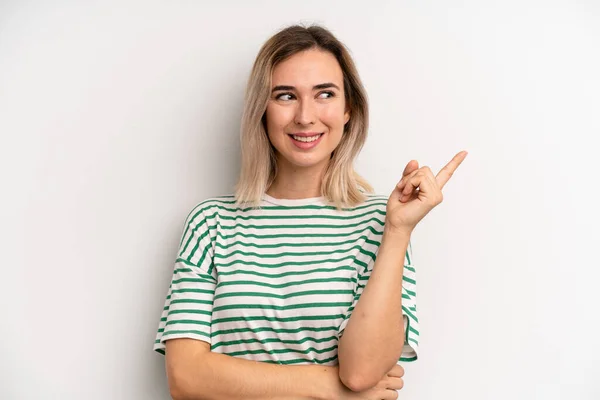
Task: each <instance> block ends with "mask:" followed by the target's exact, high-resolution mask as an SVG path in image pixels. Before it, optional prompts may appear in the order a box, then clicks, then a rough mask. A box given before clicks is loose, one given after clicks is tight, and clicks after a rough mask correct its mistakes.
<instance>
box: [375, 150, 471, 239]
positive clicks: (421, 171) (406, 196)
mask: <svg viewBox="0 0 600 400" xmlns="http://www.w3.org/2000/svg"><path fill="white" fill-rule="evenodd" d="M467 154H468V153H467V152H466V151H461V152H460V153H458V154H456V155H455V156H454V158H452V160H451V161H450V162H449V163H448V164H447V165H446V166H445V167H444V168H442V169H441V170H440V172H438V174H437V175H436V176H433V172H431V169H429V167H421V168H419V163H418V162H417V161H416V160H411V161H410V162H409V163H408V164H407V165H406V168H404V172H403V173H402V179H401V180H400V182H398V184H397V185H396V187H395V188H394V191H393V192H392V194H391V195H390V197H389V199H388V202H387V211H386V214H387V215H386V221H385V228H387V229H392V230H394V231H400V232H404V233H407V234H409V235H410V234H411V233H412V231H413V229H414V228H415V226H417V224H418V223H419V221H421V220H422V219H423V217H425V215H427V214H428V213H429V211H431V210H432V209H433V208H434V207H435V206H437V205H438V204H440V203H441V202H442V200H443V196H442V189H443V187H444V186H445V185H446V183H448V180H450V178H451V177H452V174H454V171H456V169H457V168H458V166H459V165H460V164H461V163H462V162H463V160H464V159H465V157H466V156H467Z"/></svg>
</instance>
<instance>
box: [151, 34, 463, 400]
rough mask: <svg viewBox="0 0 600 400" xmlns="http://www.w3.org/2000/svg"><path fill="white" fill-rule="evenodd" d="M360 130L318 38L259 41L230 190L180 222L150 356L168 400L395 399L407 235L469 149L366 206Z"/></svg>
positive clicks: (340, 54) (411, 346)
mask: <svg viewBox="0 0 600 400" xmlns="http://www.w3.org/2000/svg"><path fill="white" fill-rule="evenodd" d="M367 126H368V106H367V98H366V94H365V90H364V88H363V86H362V84H361V81H360V79H359V76H358V73H357V71H356V68H355V66H354V63H353V61H352V59H351V57H350V55H349V53H348V51H347V50H346V48H345V47H344V46H343V45H342V44H341V43H340V42H339V41H338V40H337V39H336V38H335V37H334V36H333V35H332V34H331V33H330V32H329V31H327V30H326V29H324V28H322V27H317V26H313V27H308V28H305V27H301V26H291V27H288V28H286V29H284V30H282V31H280V32H279V33H277V34H276V35H274V36H273V37H272V38H270V39H269V40H268V41H267V42H266V43H265V44H264V45H263V47H262V48H261V50H260V52H259V54H258V56H257V59H256V61H255V64H254V67H253V70H252V73H251V75H250V79H249V82H248V87H247V91H246V99H245V108H244V115H243V121H242V130H241V146H242V169H241V174H240V180H239V182H238V185H237V188H236V193H235V195H233V196H225V197H216V198H211V199H208V200H206V201H203V202H202V203H200V204H199V205H197V206H196V207H195V208H194V209H193V210H192V212H191V213H190V215H189V216H188V217H187V219H186V223H185V226H184V231H183V235H182V240H181V244H180V249H179V257H178V258H177V261H176V264H175V271H174V274H173V280H172V282H171V285H170V287H169V292H168V295H167V299H166V303H165V307H164V311H163V315H162V318H161V322H160V326H159V332H158V335H157V339H156V343H155V345H154V349H155V350H156V351H159V352H161V353H163V354H166V368H167V376H168V379H169V386H170V389H171V394H172V396H173V397H174V398H175V399H179V398H181V399H195V398H198V399H213V398H214V399H221V398H227V399H299V398H304V399H307V398H313V399H395V398H397V392H396V389H400V388H402V385H403V381H402V376H403V369H402V367H401V366H400V365H397V362H398V361H412V360H415V359H416V358H417V345H418V326H417V324H418V319H417V316H416V314H417V313H416V311H417V310H416V287H415V284H416V281H415V280H414V278H415V277H414V274H415V270H414V267H413V265H412V262H411V253H410V235H411V232H412V230H413V229H414V227H415V226H416V224H417V223H418V222H419V221H420V220H421V219H422V218H423V217H424V215H425V214H427V213H428V212H429V211H430V210H431V209H432V208H433V207H434V206H436V205H437V204H439V203H440V202H441V201H442V195H441V188H442V187H443V186H444V184H445V183H446V182H447V181H448V179H449V178H450V176H451V175H452V173H453V172H454V170H455V169H456V168H457V167H458V165H459V164H460V163H461V162H462V160H463V159H464V157H465V156H466V152H461V153H459V154H458V155H457V156H455V157H454V159H453V160H452V161H451V162H450V163H449V164H448V165H447V166H446V167H445V168H444V169H442V171H441V172H440V173H439V174H438V175H437V177H434V176H433V174H432V172H431V170H430V169H429V168H427V167H422V168H419V167H418V163H416V162H415V161H411V162H409V163H408V165H407V166H406V168H405V170H404V173H403V177H402V180H401V181H400V182H399V183H398V185H397V186H396V188H395V189H394V191H393V192H392V194H391V196H389V198H388V197H387V196H378V195H374V194H372V191H373V190H372V188H371V187H370V185H369V184H368V183H367V182H366V181H365V180H364V179H362V178H361V177H360V176H358V175H357V174H356V173H355V172H354V170H353V162H354V159H355V157H356V156H357V154H358V152H359V151H360V149H361V148H362V146H363V143H364V141H365V139H366V135H367ZM367 281H368V282H369V285H368V286H367V285H366V283H367ZM359 300H360V301H359ZM257 361H259V362H257Z"/></svg>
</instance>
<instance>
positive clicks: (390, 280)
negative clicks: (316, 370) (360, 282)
mask: <svg viewBox="0 0 600 400" xmlns="http://www.w3.org/2000/svg"><path fill="white" fill-rule="evenodd" d="M409 240H410V233H399V232H392V231H386V230H384V234H383V238H382V241H381V245H380V246H379V252H378V254H377V258H376V260H375V264H374V266H373V270H372V272H371V276H370V277H369V280H368V282H367V285H366V287H365V288H364V290H363V292H362V294H361V296H360V299H359V300H358V303H357V304H356V307H355V308H354V311H353V312H352V315H351V316H350V320H349V321H348V324H347V325H346V328H345V329H344V333H343V335H342V337H341V339H340V343H339V346H338V359H339V373H340V378H341V380H342V382H343V383H344V384H345V385H346V386H348V387H349V388H351V389H353V390H355V391H360V390H364V389H365V388H367V387H372V386H373V385H375V384H376V383H377V382H378V381H379V380H380V379H381V378H382V377H383V375H385V374H386V373H387V372H388V371H389V370H390V369H391V368H392V367H393V366H394V364H396V363H397V362H398V359H399V358H400V355H401V354H402V347H403V344H404V340H403V337H404V324H403V319H402V276H403V273H404V257H405V253H406V250H407V247H408V243H409ZM365 338H368V340H365Z"/></svg>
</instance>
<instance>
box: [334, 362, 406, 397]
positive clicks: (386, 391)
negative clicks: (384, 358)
mask: <svg viewBox="0 0 600 400" xmlns="http://www.w3.org/2000/svg"><path fill="white" fill-rule="evenodd" d="M403 376H404V368H403V367H402V366H401V365H398V364H396V365H394V366H393V367H392V369H391V370H389V372H388V373H387V374H385V376H384V377H383V378H382V379H381V380H380V381H379V382H378V383H377V384H376V385H375V386H374V387H372V388H371V389H367V390H365V391H362V392H353V391H351V390H350V389H348V388H347V387H346V386H344V385H343V384H342V383H341V382H340V385H341V390H340V393H339V396H338V397H337V399H339V400H395V399H397V398H398V392H397V390H400V389H402V388H403V387H404V381H403V380H402V377H403Z"/></svg>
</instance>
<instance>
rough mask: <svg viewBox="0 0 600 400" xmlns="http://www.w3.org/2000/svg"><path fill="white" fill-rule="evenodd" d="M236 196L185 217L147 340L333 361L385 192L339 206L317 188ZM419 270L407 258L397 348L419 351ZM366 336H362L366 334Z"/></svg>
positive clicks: (266, 357) (371, 258)
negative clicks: (303, 193) (256, 204)
mask: <svg viewBox="0 0 600 400" xmlns="http://www.w3.org/2000/svg"><path fill="white" fill-rule="evenodd" d="M234 203H235V201H234V197H233V196H224V197H215V198H211V199H208V200H205V201H203V202H201V203H200V204H198V205H197V206H196V207H194V209H193V210H192V212H191V213H190V214H189V216H188V217H187V218H186V221H185V224H184V229H183V234H182V238H181V243H180V246H179V251H178V257H177V260H176V262H175V267H174V272H173V278H172V281H171V284H170V286H169V290H168V293H167V298H166V301H165V306H164V310H163V313H162V318H161V319H160V324H159V329H158V334H157V336H156V341H155V343H154V350H156V351H157V352H159V353H161V354H165V344H164V342H165V341H166V340H169V339H175V338H193V339H197V340H203V341H205V342H208V343H210V345H211V351H214V352H219V353H223V354H227V355H230V356H235V357H242V358H245V359H249V360H255V361H263V362H270V363H278V364H314V363H317V364H323V365H336V364H337V363H338V360H337V348H338V340H339V338H340V337H341V335H342V333H343V330H344V328H345V327H346V324H347V322H348V319H349V318H350V315H351V314H352V310H354V307H355V306H356V303H357V301H358V299H359V298H360V295H361V293H362V291H363V289H364V287H365V285H366V284H367V281H368V279H369V276H370V274H371V271H372V269H373V265H374V263H375V258H376V255H377V252H378V250H379V245H380V243H381V239H382V234H383V227H384V222H385V213H386V204H387V196H381V195H368V199H367V200H366V201H365V202H364V203H363V204H361V205H359V206H356V207H353V208H347V209H343V210H342V211H337V210H336V209H335V207H334V206H332V205H330V204H328V203H327V202H326V200H325V199H324V198H323V197H316V198H309V199H297V200H296V199H295V200H291V199H275V198H273V197H271V196H269V195H267V194H265V195H264V196H263V199H262V201H261V208H260V209H251V208H236V207H235V204H234ZM415 274H416V271H415V267H414V265H413V264H412V246H411V245H410V244H409V247H408V250H407V252H406V257H405V260H404V277H403V282H402V288H398V290H400V289H401V290H402V314H403V317H404V326H405V338H404V349H403V352H402V356H401V357H400V359H399V361H403V362H404V361H414V360H416V359H417V350H418V339H419V328H418V318H417V305H416V299H417V297H416V276H415ZM365 340H369V339H368V338H365Z"/></svg>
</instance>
